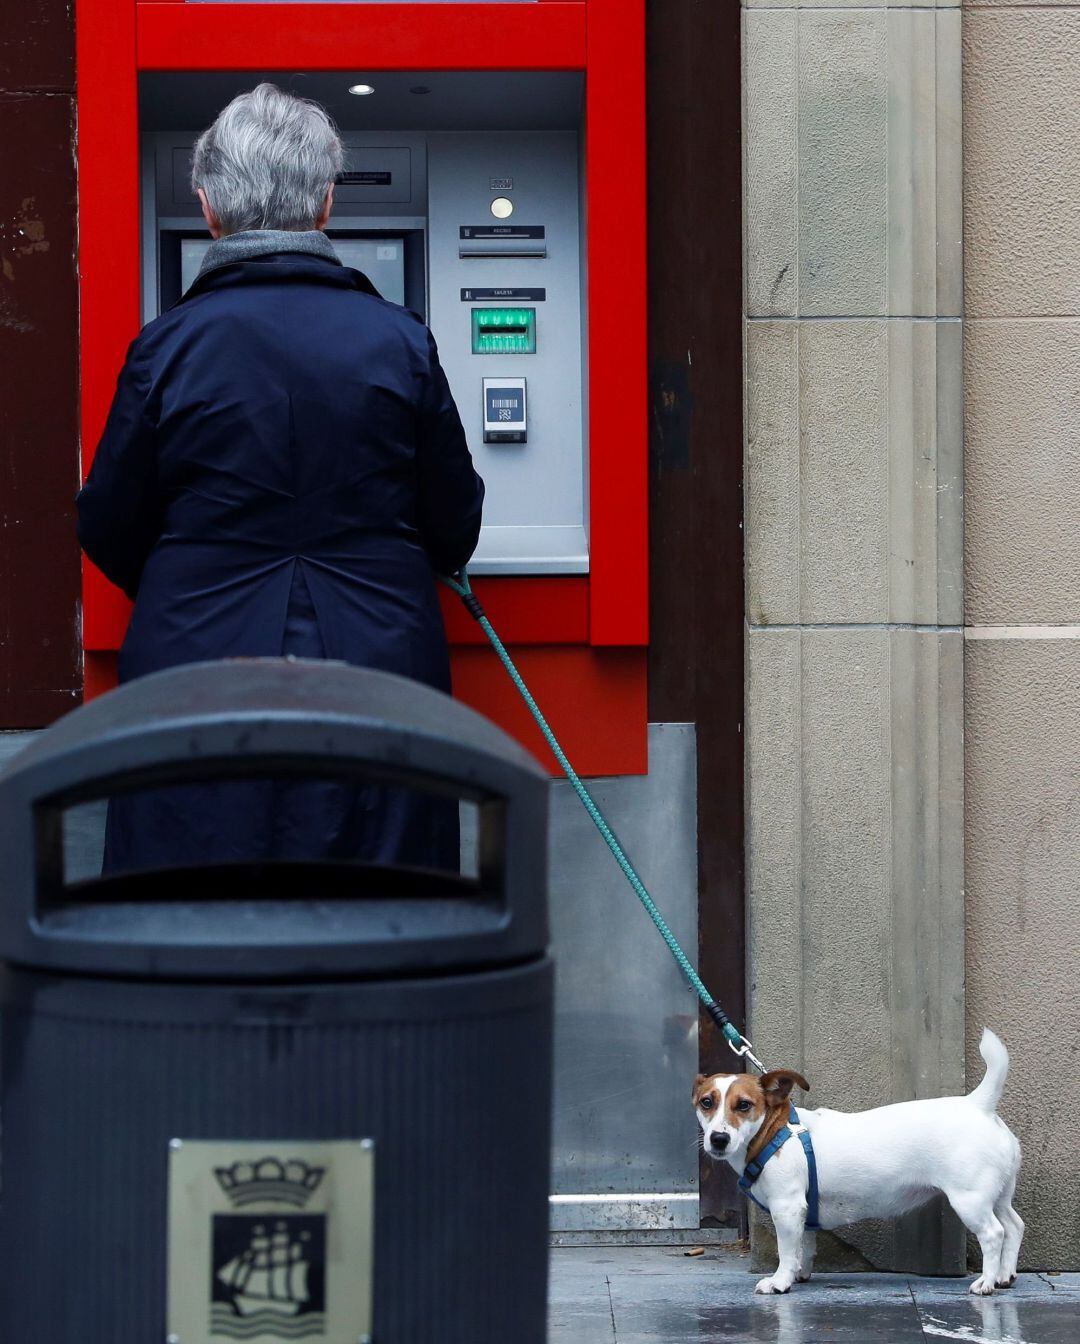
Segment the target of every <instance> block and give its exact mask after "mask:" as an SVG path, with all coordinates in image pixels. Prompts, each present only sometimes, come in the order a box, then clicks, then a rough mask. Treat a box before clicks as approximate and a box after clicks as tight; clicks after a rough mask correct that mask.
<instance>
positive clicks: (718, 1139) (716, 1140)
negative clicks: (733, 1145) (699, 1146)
mask: <svg viewBox="0 0 1080 1344" xmlns="http://www.w3.org/2000/svg"><path fill="white" fill-rule="evenodd" d="M709 1142H710V1143H711V1144H712V1146H713V1147H714V1148H715V1149H716V1151H717V1152H718V1153H722V1152H723V1151H724V1149H725V1148H726V1147H727V1146H728V1144H729V1143H730V1142H731V1138H730V1136H729V1135H727V1134H713V1135H712V1136H711V1137H710V1139H709Z"/></svg>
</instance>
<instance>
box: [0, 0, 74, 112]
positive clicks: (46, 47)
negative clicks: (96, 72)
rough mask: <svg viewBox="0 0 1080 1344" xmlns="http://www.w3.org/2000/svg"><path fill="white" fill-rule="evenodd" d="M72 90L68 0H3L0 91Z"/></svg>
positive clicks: (71, 16) (71, 20)
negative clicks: (4, 1)
mask: <svg viewBox="0 0 1080 1344" xmlns="http://www.w3.org/2000/svg"><path fill="white" fill-rule="evenodd" d="M74 87H75V14H74V6H73V4H72V3H71V0H7V3H6V4H4V5H3V6H2V7H0V90H3V91H6V92H8V93H10V92H12V91H13V90H27V91H40V92H50V93H52V92H55V93H71V92H72V90H73V89H74Z"/></svg>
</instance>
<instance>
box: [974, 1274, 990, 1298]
mask: <svg viewBox="0 0 1080 1344" xmlns="http://www.w3.org/2000/svg"><path fill="white" fill-rule="evenodd" d="M993 1291H994V1285H993V1283H992V1282H991V1281H990V1280H989V1279H988V1278H987V1277H986V1275H985V1274H980V1275H979V1277H978V1278H977V1279H976V1280H975V1282H974V1283H973V1284H972V1285H971V1287H970V1288H969V1289H968V1292H969V1293H974V1294H975V1296H976V1297H989V1296H990V1294H991V1293H992V1292H993Z"/></svg>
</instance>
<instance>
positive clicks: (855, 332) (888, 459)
mask: <svg viewBox="0 0 1080 1344" xmlns="http://www.w3.org/2000/svg"><path fill="white" fill-rule="evenodd" d="M744 29H745V34H744V35H745V41H744V63H745V68H744V91H745V106H746V126H745V193H746V194H745V208H746V272H745V275H746V379H747V398H746V529H747V535H746V548H747V567H746V568H747V616H748V622H749V636H748V647H749V652H748V659H747V700H748V704H747V726H748V742H747V746H748V752H747V765H748V780H749V820H748V830H747V841H748V856H747V857H748V866H749V936H750V958H749V960H750V995H751V1007H752V1012H751V1016H752V1035H753V1038H754V1041H755V1045H756V1046H757V1047H758V1051H759V1053H760V1054H762V1056H763V1057H764V1058H765V1059H766V1060H768V1061H769V1062H773V1063H776V1064H787V1065H791V1066H794V1067H797V1068H800V1069H802V1070H803V1071H804V1072H805V1073H806V1075H807V1077H808V1078H809V1080H810V1082H811V1084H812V1086H813V1092H812V1094H811V1097H810V1101H811V1103H814V1102H815V1101H816V1102H818V1103H824V1104H826V1105H830V1104H832V1105H838V1106H842V1107H845V1108H851V1107H863V1106H872V1105H876V1104H880V1103H881V1102H882V1101H884V1100H890V1099H895V1100H900V1099H904V1098H910V1097H919V1096H936V1095H940V1094H941V1093H948V1092H952V1091H958V1090H959V1089H960V1088H961V1087H962V1085H963V1051H964V1015H963V817H962V797H963V782H962V759H963V756H962V731H963V727H962V725H963V710H962V696H963V690H962V633H961V622H962V591H961V559H962V535H963V533H962V525H963V505H962V385H961V377H962V339H961V323H960V314H961V297H962V288H961V287H962V273H961V213H960V211H961V193H960V174H959V166H960V50H961V48H960V13H959V10H958V9H957V8H956V6H954V5H942V6H938V7H932V6H925V5H923V6H921V7H918V8H915V7H911V6H903V5H892V6H885V5H877V6H870V5H857V4H852V5H837V4H836V3H835V0H832V2H831V3H830V4H828V5H813V4H803V5H801V6H799V7H797V8H792V7H791V6H790V4H788V5H784V6H780V5H771V4H752V5H749V6H748V7H747V8H746V9H745V10H744ZM756 1239H757V1242H758V1246H759V1250H761V1251H763V1252H766V1253H767V1249H768V1248H767V1245H766V1240H767V1236H766V1233H765V1230H764V1229H763V1228H761V1227H760V1226H759V1227H758V1228H757V1229H756ZM822 1240H823V1241H826V1239H825V1238H822ZM823 1249H824V1251H825V1255H824V1259H825V1262H826V1263H829V1262H830V1261H831V1262H832V1263H833V1264H836V1263H848V1264H864V1265H865V1264H867V1263H869V1264H871V1265H873V1266H876V1267H880V1268H898V1269H899V1268H902V1269H909V1270H915V1269H923V1270H930V1271H933V1270H942V1269H957V1268H959V1266H960V1264H961V1260H962V1254H963V1247H962V1238H961V1237H960V1235H959V1232H958V1228H957V1225H956V1224H955V1222H954V1221H953V1220H952V1218H951V1215H942V1213H941V1211H940V1210H939V1209H938V1208H937V1207H931V1208H928V1209H926V1210H923V1211H922V1212H920V1213H918V1214H916V1215H914V1216H912V1217H910V1218H908V1219H906V1220H900V1221H897V1222H893V1223H890V1224H888V1225H878V1224H862V1225H859V1226H857V1227H855V1228H849V1229H846V1230H845V1231H844V1232H843V1233H842V1234H841V1239H840V1240H833V1241H831V1242H826V1245H825V1247H824V1248H823Z"/></svg>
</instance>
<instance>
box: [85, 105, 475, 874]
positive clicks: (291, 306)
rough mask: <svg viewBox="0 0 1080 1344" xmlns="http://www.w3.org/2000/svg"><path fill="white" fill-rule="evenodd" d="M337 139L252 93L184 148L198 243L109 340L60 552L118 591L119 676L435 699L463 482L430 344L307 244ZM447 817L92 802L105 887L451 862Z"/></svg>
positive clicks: (415, 326) (177, 792)
mask: <svg viewBox="0 0 1080 1344" xmlns="http://www.w3.org/2000/svg"><path fill="white" fill-rule="evenodd" d="M342 158H343V151H342V145H341V141H340V139H339V138H338V135H337V132H336V130H335V128H334V126H333V124H332V123H331V121H330V119H329V117H328V116H327V114H326V113H325V111H324V110H323V109H322V108H321V107H319V106H318V105H317V104H314V103H311V102H308V101H306V100H304V99H301V98H297V97H294V96H292V95H290V94H287V93H284V92H282V91H281V90H279V89H277V88H275V87H274V86H273V85H271V84H260V85H259V86H258V88H256V89H254V90H253V91H252V92H250V93H245V94H243V95H241V96H240V97H238V98H236V99H234V100H233V101H232V102H231V103H230V104H229V105H228V107H226V108H225V110H224V111H223V112H222V113H221V114H220V116H219V117H218V119H217V120H216V121H215V122H214V124H213V125H212V126H211V127H210V128H209V130H207V131H206V132H205V133H204V134H203V135H202V136H201V138H200V139H199V141H198V142H197V144H196V146H195V151H194V157H193V168H192V185H193V187H194V188H195V190H196V191H197V193H198V196H199V200H200V201H201V202H202V208H203V214H204V215H205V217H206V223H207V225H208V227H209V230H210V233H211V235H212V236H213V239H214V241H213V242H212V243H211V244H210V246H209V248H208V250H207V252H206V256H205V260H204V261H203V263H202V268H201V270H200V272H199V274H198V277H197V279H196V280H195V282H194V283H193V284H192V285H191V287H190V289H188V291H187V293H186V294H185V295H184V296H183V298H182V299H181V300H180V301H179V303H177V304H175V305H174V306H173V307H172V308H171V309H169V311H168V312H166V313H165V314H164V315H163V316H161V317H160V318H158V319H157V320H156V321H154V322H151V323H150V324H149V325H148V326H147V327H145V328H144V330H143V331H142V333H141V334H140V335H139V336H138V337H137V339H136V340H135V341H134V343H133V344H132V346H131V348H130V349H129V351H128V355H127V360H126V362H125V364H124V366H123V368H122V369H121V371H120V377H119V383H118V386H117V391H116V396H115V400H114V401H113V405H112V409H111V412H110V414H109V417H108V422H107V424H106V427H105V432H104V435H103V437H102V439H101V442H100V444H99V445H98V448H97V454H96V456H95V458H94V464H93V468H92V470H91V472H90V475H89V477H88V479H87V482H86V485H85V487H84V488H83V490H82V491H81V493H80V495H79V498H78V519H79V523H78V526H79V539H80V541H81V543H82V546H83V548H84V550H85V551H86V554H87V555H88V556H89V557H90V559H91V560H92V561H93V562H94V563H95V564H96V565H97V566H98V567H99V568H100V569H101V570H102V571H104V573H105V575H106V576H107V577H108V578H109V579H111V580H112V582H113V583H115V584H117V585H118V586H119V587H120V588H122V589H123V590H124V592H125V593H127V595H128V596H129V597H130V598H132V599H134V603H135V606H134V612H133V615H132V618H131V623H130V626H129V629H128V632H127V637H126V638H125V640H124V644H123V648H122V650H121V653H120V667H119V673H120V680H121V681H130V680H132V679H133V678H135V677H141V676H144V675H145V674H147V673H150V672H156V671H158V670H160V669H162V668H167V667H175V666H176V665H178V664H181V663H193V662H202V661H205V660H207V659H216V658H237V657H248V658H250V657H278V656H282V655H295V656H299V657H303V658H334V659H341V660H344V661H345V662H348V663H352V664H355V665H357V666H361V667H369V668H378V669H381V670H383V671H387V672H396V673H399V674H401V675H403V676H406V677H411V678H414V679H415V680H417V681H421V682H425V683H427V684H428V685H429V686H434V687H437V688H439V689H440V690H444V691H445V690H449V688H450V670H449V658H448V651H447V644H446V636H445V632H444V630H443V624H442V617H441V614H440V609H439V605H438V600H437V593H436V577H435V576H436V575H437V574H439V573H449V572H452V571H455V570H457V569H459V568H460V567H461V566H462V565H464V564H465V563H466V561H467V560H468V559H469V557H470V556H471V554H472V552H473V549H474V547H475V545H476V542H477V539H478V537H479V531H480V517H481V507H482V503H483V497H484V487H483V482H482V481H481V479H480V477H479V476H478V475H477V473H476V471H475V470H474V469H473V464H472V459H471V457H470V455H469V450H468V447H467V445H466V441H465V434H464V432H463V430H462V426H461V420H460V418H459V416H458V412H457V409H456V407H455V405H454V401H453V399H452V397H451V394H450V390H449V387H448V385H447V381H446V377H445V375H444V373H443V371H442V368H441V367H440V364H439V359H438V354H437V351H436V347H435V342H434V340H433V339H432V336H431V333H430V332H429V331H428V329H427V328H426V327H425V325H424V324H423V322H422V321H421V320H420V319H419V318H418V317H416V316H415V315H414V314H413V313H411V312H408V311H406V310H405V309H404V308H399V307H397V306H396V305H395V304H392V303H389V302H387V301H385V300H383V299H382V298H381V297H380V296H379V294H378V292H377V291H376V290H375V288H374V287H373V285H372V284H371V283H370V281H369V280H368V279H367V278H366V277H365V276H364V275H362V274H361V273H360V272H358V271H355V270H350V269H347V268H346V267H344V266H343V265H342V264H341V263H340V262H339V260H338V258H337V256H336V255H335V252H334V249H333V246H332V245H331V243H330V241H329V240H328V238H327V237H326V234H325V233H324V229H325V228H326V225H327V222H328V220H329V218H330V210H331V205H332V202H333V182H334V179H335V177H336V175H337V174H338V173H339V172H340V170H341V166H342ZM457 846H458V834H457V813H456V807H455V806H454V805H453V804H449V803H447V802H446V801H444V800H441V799H434V798H426V797H424V796H422V795H416V794H408V793H405V792H404V791H402V790H398V789H394V788H390V787H383V786H374V785H373V786H370V787H369V786H366V785H358V784H355V783H352V784H344V783H342V782H340V781H338V782H333V781H321V780H320V781H315V780H311V781H302V782H301V781H293V782H291V783H290V782H287V781H282V780H278V781H273V780H268V781H250V782H247V781H245V782H239V781H232V782H218V783H213V784H210V783H208V784H205V785H204V784H198V785H194V784H192V785H184V786H179V787H177V788H174V789H168V790H166V789H157V790H151V791H148V792H145V793H143V794H131V795H125V796H122V797H118V798H114V799H113V800H112V801H111V803H110V808H109V820H108V825H107V832H106V848H105V862H104V867H105V870H106V871H115V870H119V869H139V868H143V869H145V868H153V867H162V866H166V865H183V864H188V863H197V864H206V863H213V862H230V861H234V860H258V859H267V858H276V859H357V860H362V861H367V862H377V863H394V864H398V865H408V866H418V867H424V868H456V867H457V861H458V853H457Z"/></svg>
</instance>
